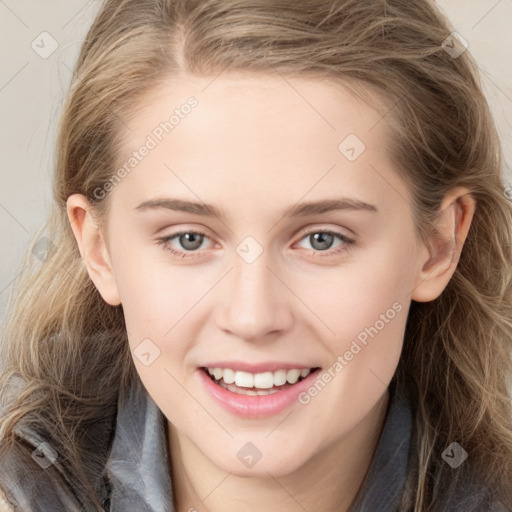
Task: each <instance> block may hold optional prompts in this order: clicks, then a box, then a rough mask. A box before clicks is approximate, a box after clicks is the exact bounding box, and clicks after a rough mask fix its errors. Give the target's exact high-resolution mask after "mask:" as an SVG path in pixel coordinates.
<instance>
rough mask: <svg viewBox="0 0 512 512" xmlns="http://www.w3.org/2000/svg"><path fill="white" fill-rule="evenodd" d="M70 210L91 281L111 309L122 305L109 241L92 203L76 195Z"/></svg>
mask: <svg viewBox="0 0 512 512" xmlns="http://www.w3.org/2000/svg"><path fill="white" fill-rule="evenodd" d="M66 208H67V214H68V219H69V222H70V224H71V229H72V230H73V234H74V235H75V239H76V242H77V244H78V249H79V251H80V256H81V257H82V259H83V261H84V263H85V265H86V268H87V272H88V274H89V277H90V278H91V280H92V281H93V283H94V285H95V286H96V288H97V289H98V291H99V293H100V295H101V296H102V297H103V299H104V300H105V302H107V303H108V304H110V305H111V306H117V305H119V304H121V298H120V296H119V291H118V289H117V285H116V281H115V277H114V272H113V270H112V265H111V262H110V257H109V254H108V250H107V247H106V244H105V240H104V237H103V235H102V232H101V229H100V227H99V226H98V225H97V223H96V221H95V219H94V216H93V214H92V206H91V204H90V202H89V201H88V200H87V198H86V197H85V196H84V195H82V194H73V195H71V196H69V197H68V200H67V202H66Z"/></svg>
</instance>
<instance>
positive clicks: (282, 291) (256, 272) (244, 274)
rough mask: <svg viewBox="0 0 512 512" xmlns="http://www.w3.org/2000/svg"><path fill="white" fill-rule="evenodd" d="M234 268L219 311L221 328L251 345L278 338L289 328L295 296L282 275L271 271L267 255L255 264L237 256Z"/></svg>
mask: <svg viewBox="0 0 512 512" xmlns="http://www.w3.org/2000/svg"><path fill="white" fill-rule="evenodd" d="M234 265H235V266H234V269H233V270H232V271H231V272H230V274H229V277H228V281H229V284H228V286H227V287H226V288H225V296H224V301H223V303H222V306H221V307H220V308H219V311H218V318H217V325H218V327H219V328H221V329H223V330H224V331H226V332H228V333H230V334H232V335H233V336H236V337H237V338H239V339H244V340H247V341H251V342H258V341H263V342H264V341H265V340H270V339H275V336H277V335H278V334H279V333H280V334H282V333H283V332H285V331H286V330H288V329H290V326H291V324H292V321H293V314H292V310H291V304H290V300H291V295H292V294H291V293H290V291H289V290H287V288H286V286H285V285H284V284H283V281H285V279H283V276H279V272H278V271H277V272H276V270H274V269H273V268H272V269H271V268H269V262H268V259H267V257H266V252H263V254H262V255H260V257H259V258H258V259H257V260H256V261H254V262H252V263H247V262H246V261H244V260H243V259H242V258H240V257H239V256H238V255H236V258H235V259H234ZM278 276H279V277H278Z"/></svg>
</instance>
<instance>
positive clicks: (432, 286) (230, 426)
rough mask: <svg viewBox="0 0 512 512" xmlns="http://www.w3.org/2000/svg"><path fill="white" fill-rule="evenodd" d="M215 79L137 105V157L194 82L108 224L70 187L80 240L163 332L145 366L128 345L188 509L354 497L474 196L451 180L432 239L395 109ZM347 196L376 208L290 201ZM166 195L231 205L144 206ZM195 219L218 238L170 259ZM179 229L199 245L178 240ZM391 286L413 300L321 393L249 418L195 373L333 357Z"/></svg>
mask: <svg viewBox="0 0 512 512" xmlns="http://www.w3.org/2000/svg"><path fill="white" fill-rule="evenodd" d="M211 80H212V77H210V78H205V77H202V78H200V77H192V76H184V77H181V78H180V79H173V80H169V81H167V82H166V83H164V84H161V85H160V86H159V87H158V88H156V89H154V90H153V91H151V93H150V94H148V95H147V96H146V97H145V98H144V100H143V101H142V102H141V103H140V105H139V108H138V109H137V111H136V114H135V115H134V116H132V117H131V118H130V119H128V120H127V124H128V126H129V127H130V130H126V133H125V134H124V135H125V142H124V147H123V151H124V152H125V153H123V155H124V156H126V155H129V154H130V152H131V151H133V150H135V149H136V148H138V147H140V146H141V144H143V143H144V140H145V139H146V137H147V135H148V134H151V133H152V130H153V129H154V128H155V126H157V125H158V124H159V123H160V122H162V121H163V120H164V119H166V118H168V115H166V114H165V113H167V112H172V111H173V110H174V109H175V108H177V107H179V106H180V105H182V104H183V103H184V102H185V100H186V98H188V97H189V96H194V97H195V98H197V100H198V106H197V107H196V108H195V109H193V110H192V112H191V113H190V114H189V115H188V116H186V117H185V118H184V119H182V120H181V121H180V124H179V125H178V126H176V128H175V129H174V130H173V131H172V133H171V134H169V135H168V136H167V137H166V138H164V139H163V140H162V142H161V143H160V144H159V145H158V146H157V147H156V148H155V149H153V150H152V151H151V152H150V153H149V155H148V156H146V157H145V158H144V159H143V160H142V161H141V162H140V163H139V164H138V165H137V167H136V169H134V170H133V171H132V172H131V173H129V174H128V175H127V176H126V177H125V178H124V179H123V180H122V181H121V182H120V183H119V184H118V185H117V186H116V187H115V188H114V189H113V190H112V191H111V192H110V195H109V197H108V200H109V201H110V208H109V212H108V217H107V219H106V220H105V222H104V223H103V224H101V225H100V224H99V223H98V222H96V220H95V217H94V215H93V211H92V209H91V204H90V203H89V202H88V201H87V199H86V198H85V197H84V196H82V195H79V194H76V195H72V196H70V197H69V199H68V202H67V207H68V215H69V218H70V221H71V224H72V227H73V231H74V234H75V237H76V239H77V243H78V246H79V249H80V253H81V255H82V257H83V260H84V264H85V265H86V266H87V269H88V272H89V275H90V277H91V279H92V280H93V282H94V283H95V285H96V287H97V288H98V290H99V292H100V293H101V295H102V297H103V298H104V300H105V301H106V302H107V303H109V304H112V305H116V304H122V305H123V310H124V314H125V318H126V324H127V330H128V337H129V343H130V348H131V350H132V353H133V350H134V349H135V348H136V347H137V346H138V345H139V344H140V343H141V341H142V340H144V339H147V338H149V339H150V340H152V342H153V343H154V344H155V345H156V346H158V348H159V349H160V356H159V357H158V358H157V359H156V360H155V361H154V362H153V363H152V364H151V365H149V366H145V365H143V364H142V363H141V362H140V361H139V360H138V358H137V357H134V361H135V365H136V369H137V372H138V373H139V375H140V378H141V380H142V382H143V384H144V385H145V387H146V388H147V390H148V392H149V394H150V395H151V397H152V398H153V399H154V400H155V402H156V403H157V405H158V406H159V407H160V409H161V410H162V412H163V413H164V414H165V416H166V417H167V419H168V439H169V447H170V455H171V459H170V460H171V464H170V468H169V470H170V471H171V472H172V478H173V485H174V489H175V505H176V508H177V510H178V511H179V512H185V511H187V510H190V508H192V507H194V508H195V509H196V510H198V511H201V512H202V511H211V512H217V511H222V512H230V511H234V510H237V511H240V510H247V511H249V510H271V511H274V510H278V509H279V510H280V511H281V512H286V511H299V510H304V509H306V510H317V511H329V510H348V508H349V506H350V504H351V503H352V502H353V500H354V498H355V496H356V493H357V491H358V489H359V488H360V486H361V483H362V481H363V478H364V476H365V474H366V472H367V470H368V468H369V465H370V463H371V460H372V457H373V454H374V451H375V448H376V446H377V443H378V439H379V435H380V432H381V430H382V425H383V422H384V419H385V414H386V408H387V406H388V399H389V393H388V384H389V382H390V380H391V378H392V376H393V374H394V372H395V369H396V367H397V364H398V361H399V357H400V353H401V348H402V343H403V336H404V329H405V323H406V318H407V312H408V310H409V306H410V303H411V300H417V301H430V300H433V299H435V298H436V297H438V296H439V294H441V292H442V291H443V289H444V288H445V287H446V285H447V284H448V282H449V280H450V278H451V276H452V275H453V272H454V270H455V268H456V265H457V261H458V254H460V250H461V248H462V244H463V243H464V240H465V238H466V235H467V232H468V229H469V226H470V223H471V219H472V216H473V213H474V208H475V204H474V200H473V199H472V198H471V196H470V195H469V194H468V190H466V189H462V188H458V189H454V190H452V191H451V192H450V194H448V195H447V196H446V198H445V200H444V201H443V204H442V206H441V211H440V215H439V216H438V219H439V224H438V230H439V237H437V238H436V239H435V240H434V239H432V240H429V241H428V243H426V244H424V243H422V242H421V241H420V240H419V239H418V237H417V236H416V234H415V229H414V219H413V216H412V210H411V195H410V191H409V190H408V187H407V185H406V184H405V183H404V181H402V180H401V179H400V177H399V176H398V174H397V172H396V170H395V169H393V166H392V165H391V163H390V160H389V157H388V155H387V152H386V148H387V138H386V137H387V135H388V132H387V130H388V129H387V127H386V124H385V122H384V121H382V112H380V113H379V112H377V111H376V110H375V109H374V108H373V107H371V106H369V105H367V104H365V103H363V102H362V101H361V100H359V99H356V98H355V97H354V96H352V95H351V94H350V93H349V92H348V91H346V90H345V89H344V88H342V87H341V86H340V85H339V84H337V85H336V84H334V83H328V82H320V81H315V80H309V79H305V78H300V79H299V78H293V79H290V80H289V81H288V82H289V83H288V82H287V81H285V80H284V79H283V78H282V77H280V76H278V75H272V76H264V75H241V74H240V75H237V74H226V73H225V74H223V75H221V76H219V77H217V78H216V79H215V80H214V81H213V82H211ZM210 82H211V83H210ZM208 83H210V85H209V86H208V87H207V88H206V89H205V86H206V85H207V84H208ZM290 84H293V88H292V87H291V85H290ZM296 91H297V92H296ZM299 92H300V94H299ZM381 121H382V122H381ZM350 133H353V134H356V135H357V137H358V138H359V139H360V140H362V141H363V142H364V144H365V145H366V149H365V151H364V152H363V153H362V154H361V155H360V156H359V157H358V158H357V159H356V160H355V161H353V162H351V161H349V160H348V159H347V158H345V156H344V155H343V154H342V153H341V152H340V151H339V150H338V145H339V144H340V142H342V140H343V139H344V138H345V137H346V136H347V135H348V134H350ZM123 155H120V157H121V158H120V161H123ZM376 170H378V172H376ZM342 196H343V197H350V198H355V199H358V200H360V201H364V202H366V203H369V204H371V205H374V206H375V208H376V209H377V211H369V210H348V209H347V210H337V211H330V212H324V213H317V214H313V215H309V216H303V217H297V218H287V217H283V214H282V212H283V211H284V209H285V208H288V207H290V206H292V205H295V204H297V203H304V202H307V201H317V200H323V199H329V198H338V197H342ZM170 197H174V198H181V199H187V200H192V201H203V202H205V203H211V204H213V205H215V206H217V207H218V208H220V209H222V210H224V212H225V218H224V219H223V221H220V220H218V219H215V218H212V217H205V216H200V215H196V214H192V213H184V212H176V211H171V210H167V209H164V208H156V209H146V210H144V211H139V210H137V209H136V207H137V206H138V205H140V204H141V203H142V202H144V201H148V200H155V199H163V198H170ZM198 198H199V199H198ZM187 230H188V231H194V230H200V231H203V232H205V234H206V235H207V237H205V238H204V241H203V243H202V244H201V245H200V247H199V249H195V251H196V252H195V254H196V256H195V257H189V258H184V259H182V258H180V257H176V256H173V255H172V254H171V252H170V251H169V250H166V249H165V246H163V245H162V244H159V243H158V239H162V238H163V237H165V236H167V237H169V236H171V235H173V234H175V233H177V232H179V231H187ZM310 230H314V231H313V233H318V232H322V231H325V230H333V231H336V232H337V233H339V234H340V235H344V236H346V237H349V238H350V239H352V240H353V243H352V244H348V243H346V242H344V241H343V240H342V239H339V238H338V237H334V238H333V239H332V242H331V246H328V247H327V249H325V250H324V251H322V250H321V249H319V248H318V247H319V244H318V243H315V240H314V239H312V238H311V237H309V236H306V233H307V232H309V231H310ZM247 236H252V237H253V238H254V239H255V240H256V241H257V242H258V243H259V245H260V246H261V248H262V249H263V252H262V254H261V255H260V256H259V257H258V258H257V259H256V260H255V261H254V262H252V263H247V262H246V261H245V260H244V259H242V258H241V257H240V256H239V255H238V254H237V252H236V248H237V246H238V245H239V244H240V243H241V242H242V240H244V238H245V237H247ZM182 242H183V239H182ZM185 242H186V240H185ZM197 245H199V243H198V244H197ZM170 246H171V247H172V248H174V249H175V250H181V251H183V252H186V248H185V247H184V246H183V245H180V240H179V237H175V238H174V239H172V241H168V242H167V246H166V247H167V248H169V247H170ZM339 247H341V248H342V249H343V250H342V251H341V252H339V253H337V254H336V253H335V251H336V249H338V248H339ZM320 253H322V254H327V253H330V254H331V256H325V257H320V256H319V254H320ZM188 254H191V252H189V253H188ZM315 254H316V256H315ZM228 271H229V272H228ZM394 303H399V304H400V305H401V306H402V309H401V311H400V312H399V313H397V314H396V316H395V317H394V318H393V319H392V320H391V321H389V322H388V323H386V325H385V327H384V328H383V329H381V330H380V331H379V333H378V335H376V336H375V337H374V338H373V339H370V340H369V342H368V344H367V345H366V346H365V347H364V348H363V350H361V351H360V352H359V353H358V354H357V356H356V357H354V358H353V359H352V360H351V361H350V362H349V363H348V364H347V365H346V366H345V367H344V369H343V371H341V372H340V373H338V374H337V375H336V377H335V378H334V379H333V380H332V381H331V382H330V383H329V384H328V385H327V386H326V387H325V389H323V390H322V391H321V392H320V393H319V394H318V395H317V396H316V397H314V399H312V400H311V401H310V402H309V403H308V404H307V405H302V404H300V403H298V402H297V403H295V404H294V405H293V406H292V407H291V408H289V409H287V410H286V411H284V412H283V413H282V414H279V415H276V416H273V417H271V418H267V419H247V418H239V417H236V416H234V415H232V414H230V413H229V412H227V411H225V410H223V409H222V408H220V406H219V405H218V404H217V403H215V402H214V401H213V400H212V399H211V398H210V397H209V395H208V394H207V393H206V391H205V389H204V388H203V386H202V384H201V382H200V381H199V379H198V374H197V367H198V366H201V365H202V364H204V363H205V362H207V361H213V360H215V359H217V360H220V359H226V358H227V359H239V360H243V361H249V362H252V363H259V362H266V361H282V362H283V361H284V362H291V363H297V364H299V365H301V366H302V365H305V366H310V367H315V366H318V367H321V368H322V369H327V368H329V367H330V366H331V365H332V364H333V362H334V361H335V360H336V357H337V356H338V355H342V354H344V353H345V352H346V350H348V349H349V347H350V344H351V342H352V341H353V340H354V339H355V338H356V336H357V335H358V334H359V333H360V332H362V331H364V329H365V328H366V327H369V326H371V325H374V324H375V322H376V321H377V320H378V319H379V318H380V315H381V314H384V313H385V312H386V311H387V310H388V309H389V308H391V307H392V305H393V304H394ZM291 440H293V441H291ZM249 441H250V442H252V443H253V444H254V445H256V447H257V448H258V449H259V451H260V452H261V453H262V458H261V460H259V461H258V462H257V464H255V465H254V466H253V467H251V468H247V467H245V465H244V464H242V463H241V461H240V460H239V459H238V457H237V452H238V451H239V450H240V448H241V447H242V446H244V445H245V444H246V443H247V442H249Z"/></svg>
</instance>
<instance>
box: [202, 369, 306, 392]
mask: <svg viewBox="0 0 512 512" xmlns="http://www.w3.org/2000/svg"><path fill="white" fill-rule="evenodd" d="M208 373H209V374H210V375H213V376H214V377H215V379H216V380H220V379H221V378H222V379H223V380H224V382H225V383H226V384H233V383H235V384H236V385H237V386H240V387H243V388H261V389H270V388H272V387H274V386H282V385H283V384H286V382H288V383H290V384H295V383H296V382H297V381H298V380H299V377H307V376H308V375H309V374H310V373H311V369H310V368H304V369H303V370H299V369H293V370H277V371H276V372H263V373H249V372H241V371H235V370H231V369H230V368H208Z"/></svg>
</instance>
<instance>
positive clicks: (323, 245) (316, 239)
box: [311, 233, 333, 250]
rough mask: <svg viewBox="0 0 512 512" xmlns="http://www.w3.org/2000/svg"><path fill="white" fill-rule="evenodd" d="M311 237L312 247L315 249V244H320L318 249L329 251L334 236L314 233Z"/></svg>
mask: <svg viewBox="0 0 512 512" xmlns="http://www.w3.org/2000/svg"><path fill="white" fill-rule="evenodd" d="M311 237H312V239H311V246H312V247H315V244H318V243H319V244H320V246H319V247H318V246H317V247H315V248H316V249H319V250H325V249H328V248H329V247H330V246H331V244H332V239H333V235H330V234H329V233H314V234H313V235H311ZM326 240H327V241H326Z"/></svg>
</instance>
